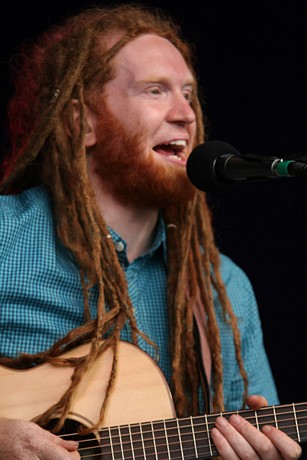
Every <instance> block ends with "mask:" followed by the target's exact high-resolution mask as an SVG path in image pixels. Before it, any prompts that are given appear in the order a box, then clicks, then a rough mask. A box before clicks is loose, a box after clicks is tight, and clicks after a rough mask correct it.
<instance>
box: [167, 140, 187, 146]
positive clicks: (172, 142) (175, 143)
mask: <svg viewBox="0 0 307 460" xmlns="http://www.w3.org/2000/svg"><path fill="white" fill-rule="evenodd" d="M166 145H178V146H181V147H186V145H187V141H185V140H184V139H182V140H178V141H171V142H168V144H166Z"/></svg>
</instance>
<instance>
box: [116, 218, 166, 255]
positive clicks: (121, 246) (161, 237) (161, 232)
mask: <svg viewBox="0 0 307 460" xmlns="http://www.w3.org/2000/svg"><path fill="white" fill-rule="evenodd" d="M108 231H109V234H110V236H111V238H112V240H113V243H114V246H115V249H116V251H117V254H118V255H119V256H120V255H122V256H123V257H126V254H127V242H126V241H125V240H124V239H123V238H122V237H121V236H120V235H119V234H118V233H117V232H116V231H115V230H113V228H111V227H108ZM160 247H162V249H163V258H164V262H165V263H166V260H167V250H166V225H165V222H164V220H163V218H162V216H161V215H159V218H158V222H157V228H156V234H155V237H154V240H153V243H152V245H151V247H150V249H149V251H148V252H147V253H146V254H144V255H143V256H142V257H147V256H151V255H153V254H154V253H155V252H156V251H157V250H158V249H159V248H160Z"/></svg>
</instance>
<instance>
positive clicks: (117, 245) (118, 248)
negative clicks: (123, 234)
mask: <svg viewBox="0 0 307 460" xmlns="http://www.w3.org/2000/svg"><path fill="white" fill-rule="evenodd" d="M115 249H116V251H118V252H122V251H123V250H124V249H125V245H124V243H123V242H122V241H118V242H117V243H115Z"/></svg>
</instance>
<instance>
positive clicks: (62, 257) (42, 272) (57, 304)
mask: <svg viewBox="0 0 307 460" xmlns="http://www.w3.org/2000/svg"><path fill="white" fill-rule="evenodd" d="M110 233H111V236H112V238H113V241H114V244H115V248H116V250H117V253H118V257H119V261H120V263H121V266H122V267H123V270H124V272H125V274H126V277H127V281H128V286H129V294H130V297H131V300H132V303H133V306H134V308H135V315H136V320H137V324H138V327H139V329H140V330H142V331H143V332H144V333H145V334H147V335H148V336H149V337H150V338H151V339H152V340H153V341H154V342H155V343H156V344H157V345H158V350H159V356H157V353H156V350H155V349H153V348H152V347H151V346H150V345H148V343H147V342H145V341H144V340H142V339H140V343H139V345H140V347H141V348H143V349H144V350H145V351H146V352H147V353H148V354H149V355H151V356H152V357H153V358H154V359H158V362H159V365H160V367H161V369H162V371H163V372H164V374H165V376H166V379H167V380H168V381H169V380H170V372H171V371H170V358H169V353H168V330H169V325H168V314H167V302H166V264H165V260H166V238H165V229H164V224H163V222H162V220H161V221H160V223H159V227H158V230H157V233H156V237H155V240H154V242H153V245H152V247H151V249H150V251H149V252H148V253H147V254H145V255H143V256H141V257H139V258H137V259H136V260H134V261H133V262H132V263H128V260H127V257H126V243H125V241H124V240H123V239H122V238H121V237H120V236H119V235H117V234H116V233H115V232H114V231H112V230H110ZM221 273H222V277H223V280H224V283H225V285H226V288H227V292H228V296H229V298H230V301H231V303H232V306H233V309H234V311H235V314H236V315H237V318H238V322H239V327H240V332H241V337H242V352H243V359H244V364H245V368H246V371H247V373H248V378H249V393H250V394H262V395H264V396H265V397H266V398H267V399H268V401H269V403H270V404H277V403H278V398H277V394H276V389H275V385H274V381H273V378H272V374H271V370H270V366H269V363H268V359H267V356H266V353H265V350H264V347H263V342H262V331H261V324H260V320H259V314H258V309H257V304H256V301H255V296H254V293H253V290H252V287H251V284H250V282H249V280H248V278H247V277H246V275H245V274H244V272H242V270H241V269H240V268H239V267H238V266H237V265H235V264H234V263H233V262H232V261H231V260H230V259H229V258H228V257H226V256H224V255H222V256H221ZM96 301H97V293H96V291H95V292H94V295H93V297H92V303H91V315H92V317H95V315H96V312H95V302H96ZM0 306H1V310H0V327H1V329H0V354H1V355H4V356H16V355H18V353H20V352H27V353H36V352H39V351H42V350H45V349H47V348H48V347H50V346H51V345H52V344H53V343H54V342H55V341H56V340H58V339H59V338H60V337H62V336H64V335H65V334H66V333H67V332H68V331H69V330H71V329H73V328H75V327H77V326H80V325H81V324H82V323H83V295H82V289H81V284H80V276H79V270H78V267H77V266H76V265H75V263H74V260H73V258H72V256H71V254H70V253H69V251H68V250H67V249H66V248H65V247H64V246H63V245H62V243H61V242H60V241H59V239H58V237H57V235H56V230H55V226H54V220H53V215H52V210H51V207H50V203H49V199H48V195H47V193H46V192H45V191H44V189H43V188H41V187H35V188H33V189H30V190H27V191H25V192H23V193H21V194H19V195H15V196H1V197H0ZM215 306H216V315H217V319H218V323H219V328H220V332H221V340H222V358H223V369H224V395H225V402H226V409H227V410H236V409H237V408H240V407H241V405H242V391H243V382H242V379H241V376H240V373H239V370H238V365H237V361H236V357H235V350H234V344H233V336H232V331H231V328H230V326H229V325H228V324H226V323H225V321H224V320H223V315H222V311H221V307H220V305H219V302H218V299H217V298H216V299H215ZM122 339H123V340H129V339H130V330H129V328H128V326H126V327H125V328H124V329H123V331H122Z"/></svg>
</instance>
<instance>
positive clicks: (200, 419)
mask: <svg viewBox="0 0 307 460" xmlns="http://www.w3.org/2000/svg"><path fill="white" fill-rule="evenodd" d="M301 405H303V406H304V409H300V410H295V413H296V416H297V417H298V420H297V421H298V424H300V425H301V423H300V422H301V420H302V419H304V418H306V419H307V404H305V403H301ZM283 407H284V406H283ZM287 407H292V406H290V405H289V406H287ZM268 409H270V408H263V409H260V410H258V411H253V412H252V411H250V410H246V411H238V412H224V413H223V416H225V417H226V418H227V416H228V415H233V414H239V415H242V414H244V413H253V414H255V412H256V413H257V418H258V421H259V418H261V421H260V422H258V424H259V426H263V425H266V424H268V423H269V421H268V420H264V419H265V418H266V419H268V418H271V422H274V416H272V414H261V411H263V412H264V411H267V410H268ZM304 412H306V415H303V416H300V415H299V414H302V413H304ZM287 415H290V418H283V419H282V420H279V423H284V422H289V421H293V422H295V416H294V411H293V410H291V411H287V412H286V411H285V412H278V413H277V416H278V417H279V418H280V417H281V416H287ZM218 416H219V414H209V415H207V420H208V423H207V424H206V423H205V421H204V419H205V416H204V415H198V416H195V417H193V419H192V420H193V422H194V423H193V424H192V423H191V418H190V417H186V418H180V419H177V418H174V419H166V420H155V421H153V424H155V425H157V424H164V423H165V424H166V425H167V424H168V425H170V424H171V423H175V424H176V423H177V420H178V421H179V426H180V428H189V427H190V426H193V427H198V426H201V425H206V426H207V425H208V426H210V425H211V426H214V422H215V420H216V418H217V417H218ZM243 418H244V419H245V420H247V421H250V420H254V419H255V415H252V416H249V417H243ZM210 419H211V420H212V419H214V420H212V421H210ZM183 422H188V424H187V425H183ZM196 422H200V423H198V424H197V423H196ZM146 424H150V422H141V423H132V424H130V425H129V424H126V425H121V426H120V429H124V428H128V426H130V428H133V427H139V426H140V425H141V426H145V425H146ZM252 424H253V423H252ZM291 426H294V424H293V425H290V426H285V427H283V428H284V429H285V428H290V427H291ZM302 426H303V425H302ZM118 428H119V426H111V427H103V428H100V429H99V432H103V431H104V430H108V429H110V430H112V429H118ZM169 428H171V427H168V429H169ZM149 432H150V431H149ZM149 432H145V433H149ZM73 435H77V436H79V433H77V432H76V433H68V434H63V435H61V437H62V438H64V437H67V436H73ZM93 439H95V438H93Z"/></svg>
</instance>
